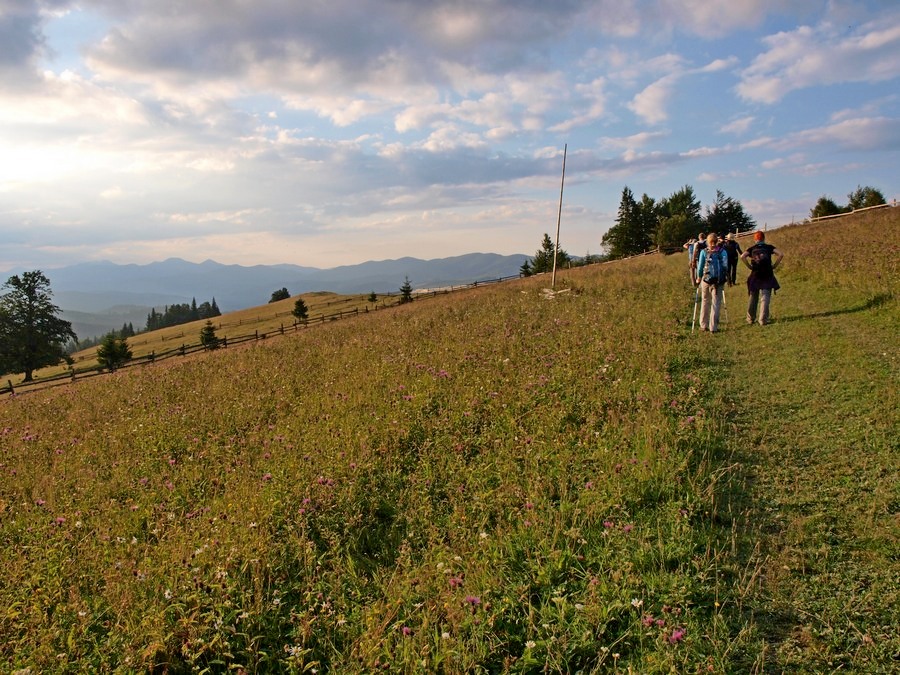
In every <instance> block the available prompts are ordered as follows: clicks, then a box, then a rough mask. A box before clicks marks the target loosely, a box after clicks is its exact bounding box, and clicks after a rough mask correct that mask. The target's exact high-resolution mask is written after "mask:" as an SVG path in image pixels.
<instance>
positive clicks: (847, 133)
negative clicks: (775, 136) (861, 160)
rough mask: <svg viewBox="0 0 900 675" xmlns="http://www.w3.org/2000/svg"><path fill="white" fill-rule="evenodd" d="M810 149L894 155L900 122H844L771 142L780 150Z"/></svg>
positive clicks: (877, 119) (880, 119) (899, 140)
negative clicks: (823, 146)
mask: <svg viewBox="0 0 900 675" xmlns="http://www.w3.org/2000/svg"><path fill="white" fill-rule="evenodd" d="M810 145H829V146H835V147H837V148H840V149H842V150H866V151H879V150H882V151H886V152H889V151H896V150H898V149H900V119H891V118H887V117H869V118H857V119H847V120H842V121H840V122H837V123H835V124H829V125H826V126H822V127H817V128H814V129H806V130H804V131H799V132H795V133H793V134H789V135H787V136H785V137H783V138H781V139H779V140H777V141H773V142H772V147H775V148H780V149H787V148H796V147H805V146H810Z"/></svg>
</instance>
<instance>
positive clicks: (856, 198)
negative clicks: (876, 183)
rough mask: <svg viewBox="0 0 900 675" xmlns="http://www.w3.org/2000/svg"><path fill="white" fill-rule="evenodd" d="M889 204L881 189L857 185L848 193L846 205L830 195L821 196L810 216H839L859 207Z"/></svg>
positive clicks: (865, 207)
mask: <svg viewBox="0 0 900 675" xmlns="http://www.w3.org/2000/svg"><path fill="white" fill-rule="evenodd" d="M883 204H887V202H886V201H885V200H884V195H883V194H882V192H881V190H877V189H876V188H873V187H871V186H869V185H866V186H865V187H862V186H859V185H857V186H856V189H855V190H853V192H851V193H850V194H848V195H847V204H846V206H840V205H838V204H837V203H836V202H835V201H834V200H833V199H832V198H831V197H829V196H828V195H822V196H821V197H819V201H817V202H816V205H815V206H814V207H812V208H811V209H810V211H809V217H810V218H822V217H824V216H837V215H840V214H842V213H850V212H851V211H856V210H857V209H867V208H869V207H872V206H881V205H883Z"/></svg>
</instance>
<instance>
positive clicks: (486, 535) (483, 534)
mask: <svg viewBox="0 0 900 675" xmlns="http://www.w3.org/2000/svg"><path fill="white" fill-rule="evenodd" d="M478 537H479V538H480V539H487V538H488V533H487V532H482V533H481V534H479V535H478Z"/></svg>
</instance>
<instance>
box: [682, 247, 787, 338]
mask: <svg viewBox="0 0 900 675" xmlns="http://www.w3.org/2000/svg"><path fill="white" fill-rule="evenodd" d="M753 239H754V243H753V245H752V246H750V247H749V248H748V249H747V250H746V251H742V250H741V245H740V244H739V243H738V241H737V239H736V238H735V236H734V234H731V233H729V234H728V235H727V236H725V237H722V236H719V235H717V234H715V233H710V234H708V235H706V234H704V233H703V232H701V233H700V234H699V235H698V236H697V238H696V239H691V240H690V241H688V242H687V243H685V244H684V249H685V250H686V251H687V253H688V261H689V265H690V267H689V272H690V275H691V284H693V285H694V286H695V287H696V288H697V293H696V295H695V299H694V315H695V318H696V311H697V298H698V297H699V300H700V330H701V331H709V332H710V333H715V332H716V331H718V330H719V311H720V310H721V308H722V305H723V304H724V301H725V285H726V284H727V285H728V286H734V285H735V283H736V281H737V267H738V260H741V261H743V263H744V265H746V266H747V269H749V270H750V275H749V276H748V277H747V293H748V294H749V302H748V303H747V323H748V324H753V323H756V322H757V321H758V322H759V325H760V326H765V325H766V324H767V323H769V304H770V302H771V299H772V293H773V292H774V291H777V290H778V289H779V288H780V286H779V284H778V279H776V278H775V268H776V267H778V265H779V263H781V259H782V258H783V257H784V255H783V254H782V253H781V251H779V250H778V249H777V248H775V247H774V246H772V245H771V244H767V243H766V233H765V232H763V231H757V232H755V233H754V235H753ZM691 329H692V330H693V325H692V326H691Z"/></svg>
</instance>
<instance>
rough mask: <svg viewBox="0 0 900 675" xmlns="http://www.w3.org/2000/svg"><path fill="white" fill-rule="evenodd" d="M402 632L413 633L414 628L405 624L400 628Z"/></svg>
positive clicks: (405, 633)
mask: <svg viewBox="0 0 900 675" xmlns="http://www.w3.org/2000/svg"><path fill="white" fill-rule="evenodd" d="M400 632H401V633H403V634H404V635H412V632H413V631H412V628H410V627H409V626H403V628H401V629H400Z"/></svg>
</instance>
